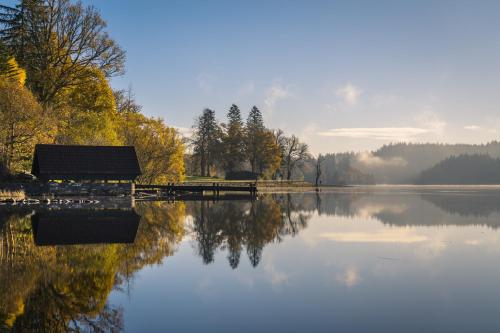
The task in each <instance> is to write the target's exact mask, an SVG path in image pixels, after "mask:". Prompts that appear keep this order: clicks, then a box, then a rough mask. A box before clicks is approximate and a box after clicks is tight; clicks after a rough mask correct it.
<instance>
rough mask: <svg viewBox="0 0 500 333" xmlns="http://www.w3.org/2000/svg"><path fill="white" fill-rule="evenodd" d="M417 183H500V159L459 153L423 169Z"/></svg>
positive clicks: (484, 155)
mask: <svg viewBox="0 0 500 333" xmlns="http://www.w3.org/2000/svg"><path fill="white" fill-rule="evenodd" d="M415 183H417V184H423V185H426V184H500V159H498V158H492V157H491V156H489V155H486V154H483V155H479V154H476V155H459V156H452V157H449V158H447V159H445V160H444V161H441V162H439V163H438V164H436V165H435V166H433V167H432V168H430V169H427V170H425V171H423V172H422V173H421V174H420V176H419V177H418V178H417V180H416V182H415Z"/></svg>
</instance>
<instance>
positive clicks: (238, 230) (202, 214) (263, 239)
mask: <svg viewBox="0 0 500 333" xmlns="http://www.w3.org/2000/svg"><path fill="white" fill-rule="evenodd" d="M189 207H190V208H189V210H188V214H190V215H191V216H192V218H193V237H194V239H195V240H196V244H197V246H196V247H197V253H198V254H199V255H200V257H201V258H202V259H203V263H205V264H209V263H212V262H213V261H214V253H215V251H216V250H217V249H221V250H226V249H227V260H228V262H229V265H230V266H231V267H232V268H233V269H235V268H237V267H238V265H239V262H240V257H241V252H242V251H243V250H246V253H247V256H248V259H249V260H250V263H251V264H252V266H253V267H256V266H257V265H258V264H259V262H260V260H261V257H262V250H263V248H264V246H265V245H266V244H268V243H271V242H280V241H281V240H282V239H283V237H284V236H286V235H292V236H293V235H295V234H297V233H298V232H299V231H300V230H301V229H303V228H306V227H307V221H308V219H309V217H310V214H307V213H304V212H303V211H301V209H300V206H299V204H298V202H296V201H295V200H294V199H293V197H292V196H291V195H285V196H266V197H263V198H262V199H261V200H258V201H252V202H247V203H245V204H241V203H235V202H225V203H210V202H207V201H204V202H197V203H193V204H192V205H190V206H189Z"/></svg>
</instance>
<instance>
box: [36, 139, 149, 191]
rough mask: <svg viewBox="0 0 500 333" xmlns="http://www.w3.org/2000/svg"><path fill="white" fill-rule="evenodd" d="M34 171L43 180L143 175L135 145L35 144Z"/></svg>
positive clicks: (119, 178) (115, 178) (117, 178)
mask: <svg viewBox="0 0 500 333" xmlns="http://www.w3.org/2000/svg"><path fill="white" fill-rule="evenodd" d="M31 173H32V174H33V175H35V176H36V177H37V178H38V179H40V180H42V181H50V180H64V181H68V180H72V181H76V182H81V181H128V182H133V181H134V180H135V179H136V178H137V177H138V176H140V175H141V168H140V166H139V161H138V160H137V154H136V152H135V148H134V147H130V146H78V145H45V144H38V145H36V146H35V154H34V157H33V164H32V169H31Z"/></svg>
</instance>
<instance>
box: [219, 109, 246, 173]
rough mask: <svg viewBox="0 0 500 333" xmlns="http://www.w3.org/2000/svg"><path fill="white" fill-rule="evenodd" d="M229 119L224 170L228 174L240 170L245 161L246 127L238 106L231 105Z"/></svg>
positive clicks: (225, 138) (225, 142) (224, 141)
mask: <svg viewBox="0 0 500 333" xmlns="http://www.w3.org/2000/svg"><path fill="white" fill-rule="evenodd" d="M227 118H228V123H227V125H226V133H225V136H224V138H223V147H224V156H223V157H224V169H225V171H226V173H228V172H232V171H236V170H239V169H240V168H241V164H242V163H243V162H244V160H245V152H244V150H245V134H244V125H243V120H242V119H241V112H240V109H239V108H238V106H237V105H235V104H233V105H231V107H230V108H229V112H228V114H227Z"/></svg>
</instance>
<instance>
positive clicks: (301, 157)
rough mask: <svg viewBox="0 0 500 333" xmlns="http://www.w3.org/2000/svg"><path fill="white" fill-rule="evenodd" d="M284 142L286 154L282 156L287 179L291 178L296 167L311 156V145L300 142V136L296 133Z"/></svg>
mask: <svg viewBox="0 0 500 333" xmlns="http://www.w3.org/2000/svg"><path fill="white" fill-rule="evenodd" d="M284 142H285V146H284V153H285V155H284V156H283V157H282V161H283V165H284V168H285V172H286V179H287V180H290V179H292V173H293V171H294V170H295V168H296V167H298V166H300V165H301V163H303V162H304V161H305V160H306V159H307V158H309V156H310V155H309V147H308V146H307V144H305V143H302V142H300V141H299V138H298V137H296V136H295V135H292V136H291V137H288V138H286V139H285V141H284Z"/></svg>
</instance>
